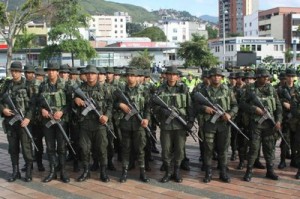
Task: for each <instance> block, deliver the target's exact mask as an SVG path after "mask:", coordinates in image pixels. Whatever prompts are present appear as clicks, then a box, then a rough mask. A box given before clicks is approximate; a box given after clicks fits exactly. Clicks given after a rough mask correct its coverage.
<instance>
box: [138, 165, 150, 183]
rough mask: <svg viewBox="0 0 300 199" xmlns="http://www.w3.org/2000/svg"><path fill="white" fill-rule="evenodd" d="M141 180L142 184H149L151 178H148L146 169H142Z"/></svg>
mask: <svg viewBox="0 0 300 199" xmlns="http://www.w3.org/2000/svg"><path fill="white" fill-rule="evenodd" d="M140 180H141V181H142V182H149V181H150V180H149V178H147V176H146V174H145V167H140Z"/></svg>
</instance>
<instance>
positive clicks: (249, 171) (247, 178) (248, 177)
mask: <svg viewBox="0 0 300 199" xmlns="http://www.w3.org/2000/svg"><path fill="white" fill-rule="evenodd" d="M252 174H253V172H252V167H250V166H248V167H247V171H246V173H245V175H244V178H243V179H244V180H245V181H247V182H250V181H251V178H252Z"/></svg>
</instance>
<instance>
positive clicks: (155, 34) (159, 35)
mask: <svg viewBox="0 0 300 199" xmlns="http://www.w3.org/2000/svg"><path fill="white" fill-rule="evenodd" d="M132 37H148V38H150V39H151V41H166V40H167V37H166V35H165V33H164V32H163V31H162V30H161V29H160V28H158V27H150V28H145V29H144V30H142V31H140V32H138V33H134V34H132Z"/></svg>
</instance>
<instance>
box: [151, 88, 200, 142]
mask: <svg viewBox="0 0 300 199" xmlns="http://www.w3.org/2000/svg"><path fill="white" fill-rule="evenodd" d="M152 100H153V102H154V103H155V104H157V105H158V106H160V107H161V108H163V109H165V110H168V111H169V117H168V118H167V120H166V122H165V123H166V124H170V122H171V121H172V120H173V119H175V118H176V119H177V121H179V122H180V124H182V125H183V126H184V128H185V129H186V130H187V132H188V133H189V135H191V136H192V138H193V139H194V141H195V142H197V140H196V138H197V139H198V140H200V141H201V142H203V140H202V139H201V138H200V137H198V135H197V134H195V133H194V132H193V131H192V130H191V129H190V128H188V125H187V122H186V121H185V120H184V119H183V118H182V117H181V116H180V115H179V111H178V110H177V109H176V108H175V107H169V106H168V104H166V103H165V102H164V101H163V100H162V99H161V98H160V97H159V96H158V95H157V94H154V95H153V96H152Z"/></svg>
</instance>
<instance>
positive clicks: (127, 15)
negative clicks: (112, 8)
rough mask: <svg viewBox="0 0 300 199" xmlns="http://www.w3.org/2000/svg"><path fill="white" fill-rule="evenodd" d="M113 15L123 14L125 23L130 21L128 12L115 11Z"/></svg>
mask: <svg viewBox="0 0 300 199" xmlns="http://www.w3.org/2000/svg"><path fill="white" fill-rule="evenodd" d="M114 16H125V17H126V22H127V23H131V22H132V17H131V16H130V15H129V14H128V12H115V13H114Z"/></svg>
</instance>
